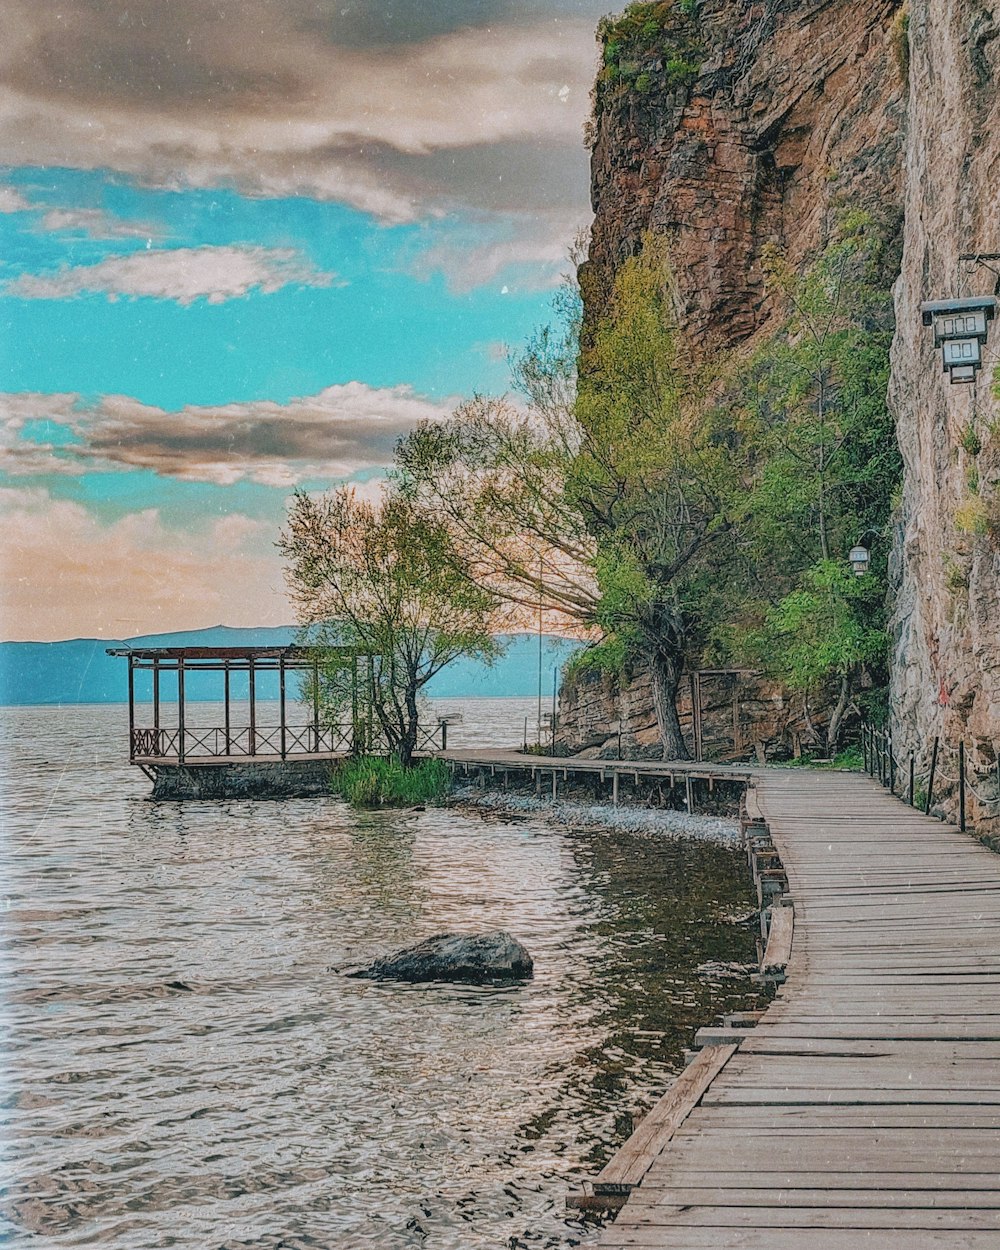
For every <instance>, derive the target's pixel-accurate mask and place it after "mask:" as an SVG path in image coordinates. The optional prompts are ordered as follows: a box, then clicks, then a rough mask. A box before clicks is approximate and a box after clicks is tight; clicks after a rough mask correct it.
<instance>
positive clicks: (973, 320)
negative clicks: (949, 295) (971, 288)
mask: <svg viewBox="0 0 1000 1250" xmlns="http://www.w3.org/2000/svg"><path fill="white" fill-rule="evenodd" d="M996 307H997V301H996V299H995V298H994V297H993V296H992V295H972V296H968V297H966V298H964V299H934V300H928V301H927V302H926V303H923V304H921V305H920V314H921V317H922V318H923V323H924V325H925V326H933V328H934V346H935V347H940V348H941V359H942V361H943V365H944V371H945V373H947V374H948V375H949V376H950V380H951V384H952V385H953V386H955V385H956V384H958V383H968V382H975V380H976V374H977V373H978V372H979V370H980V369H981V368H982V367H983V347H984V346H985V344H986V339H987V336H988V334H989V323H990V322H991V321H992V320H993V318H994V317H995V316H996Z"/></svg>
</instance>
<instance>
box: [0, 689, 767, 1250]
mask: <svg viewBox="0 0 1000 1250" xmlns="http://www.w3.org/2000/svg"><path fill="white" fill-rule="evenodd" d="M454 707H455V703H454V701H451V703H449V705H448V708H445V709H443V710H449V709H453V708H454ZM462 710H463V712H464V720H463V722H462V726H461V733H459V732H456V734H455V738H454V741H455V744H456V745H461V744H462V740H463V738H464V739H465V740H466V741H468V742H472V741H476V740H478V741H479V742H484V741H488V740H493V741H495V742H498V743H502V744H508V743H512V742H517V741H519V740H520V738H521V736H522V732H523V718H524V716H525V715H528V716H529V717H532V718H533V717H534V714H535V704H534V702H533V701H531V700H479V701H475V702H469V703H466V704H464V705H463V707H462ZM0 717H2V726H3V737H2V742H0V757H2V761H3V774H4V775H3V778H2V782H3V799H2V802H3V817H4V838H3V864H2V868H0V870H2V873H3V883H4V884H3V887H2V889H3V900H2V906H3V911H2V912H0V915H2V917H3V921H4V941H3V949H2V961H3V967H2V973H3V986H4V990H3V1006H2V1022H0V1023H2V1033H3V1038H2V1041H3V1049H4V1052H5V1054H6V1057H7V1058H6V1063H5V1064H4V1068H5V1072H4V1075H3V1077H2V1078H0V1079H2V1081H3V1083H4V1088H3V1099H2V1111H0V1125H2V1127H0V1137H2V1150H3V1173H4V1176H3V1189H4V1193H3V1198H2V1202H0V1240H2V1241H3V1243H4V1244H5V1245H9V1246H11V1247H15V1248H17V1250H22V1248H24V1250H26V1248H27V1247H32V1248H34V1247H36V1246H44V1247H63V1246H102V1247H113V1248H114V1250H159V1248H160V1247H185V1248H190V1250H237V1248H240V1250H244V1248H248V1247H253V1248H254V1250H279V1248H280V1250H305V1248H306V1247H310V1248H311V1247H322V1248H323V1250H352V1248H354V1247H377V1248H378V1250H395V1248H397V1247H398V1248H400V1250H402V1248H404V1247H405V1248H407V1250H411V1248H425V1250H479V1248H480V1247H482V1248H483V1250H485V1248H487V1247H489V1248H490V1250H494V1248H495V1247H510V1248H517V1247H543V1246H544V1247H560V1248H562V1247H569V1246H576V1245H580V1244H587V1243H590V1242H593V1241H594V1240H596V1237H597V1235H598V1227H597V1225H596V1224H595V1223H593V1222H590V1223H587V1222H584V1221H582V1220H581V1219H579V1218H577V1217H572V1216H568V1215H567V1212H566V1210H565V1205H564V1204H565V1196H566V1192H567V1189H568V1187H569V1185H570V1184H571V1183H573V1182H574V1181H575V1180H577V1179H579V1178H581V1177H584V1176H590V1175H593V1173H594V1172H595V1171H596V1170H597V1169H598V1168H599V1167H600V1165H601V1163H602V1162H603V1161H604V1160H605V1159H606V1158H608V1157H609V1156H610V1154H611V1153H613V1151H614V1149H615V1148H616V1147H617V1145H619V1144H620V1143H621V1141H622V1140H624V1138H625V1136H627V1134H628V1132H629V1129H630V1120H629V1112H630V1111H632V1110H637V1109H644V1108H646V1107H648V1106H649V1105H650V1103H651V1102H652V1101H653V1100H654V1098H655V1097H657V1096H658V1095H659V1094H660V1093H662V1091H663V1089H664V1088H665V1086H666V1085H667V1084H668V1083H669V1080H670V1077H671V1074H672V1073H674V1072H676V1071H678V1070H679V1069H680V1067H681V1066H682V1058H681V1052H682V1049H683V1047H684V1046H685V1045H686V1044H688V1043H689V1041H690V1039H691V1036H692V1034H693V1031H694V1029H695V1028H697V1027H698V1026H700V1025H702V1024H706V1023H710V1022H711V1021H712V1020H714V1019H715V1018H716V1016H717V1014H718V1012H720V1011H722V1010H732V1009H741V1008H746V1007H748V1006H751V1005H753V1003H754V1001H755V1000H754V999H753V997H752V996H751V995H750V993H749V991H748V990H747V989H746V988H745V987H744V986H743V985H742V984H737V986H736V988H735V989H734V988H733V987H732V985H731V984H730V985H729V986H726V985H718V984H712V983H707V982H705V981H702V980H699V979H698V977H697V976H696V975H695V968H696V966H697V965H698V964H699V963H701V962H702V961H704V960H707V959H719V960H734V959H735V960H746V959H751V958H752V957H753V941H752V937H751V935H750V933H749V930H748V929H747V928H746V927H740V926H738V925H734V924H732V923H730V922H727V920H726V915H727V914H729V913H733V912H738V911H740V910H741V909H743V910H745V909H746V908H747V907H748V906H749V905H750V898H749V886H748V882H747V879H746V875H745V867H744V861H743V859H742V856H741V855H740V854H739V853H738V852H737V851H736V850H734V849H731V848H727V847H722V846H718V845H715V844H710V843H705V842H696V841H691V840H684V841H682V840H674V839H671V838H666V837H664V836H663V835H662V834H655V835H654V834H625V833H615V834H614V835H611V834H608V833H603V832H600V831H595V830H592V829H591V830H576V831H574V830H572V829H567V828H565V827H556V826H554V825H550V824H548V823H547V822H546V821H545V820H544V819H542V818H536V817H532V818H527V819H520V820H513V819H506V818H497V817H490V818H486V817H483V816H481V815H479V814H477V813H475V812H470V811H464V810H459V809H454V808H452V809H429V810H427V811H423V812H403V813H398V812H386V813H372V814H362V815H358V814H356V813H353V812H351V811H350V810H348V809H347V808H346V807H345V806H344V805H343V804H341V803H340V802H339V801H336V800H334V799H311V800H296V801H284V802H279V803H265V802H257V803H254V802H216V803H188V804H181V803H163V804H153V803H150V802H149V801H148V800H147V798H146V795H147V792H148V789H149V785H148V782H147V781H146V779H145V778H144V777H143V776H142V774H141V773H139V772H138V770H136V769H130V768H129V767H128V765H127V764H126V763H124V762H123V760H124V756H125V748H126V737H127V715H126V710H125V709H124V708H122V707H118V706H102V707H70V708H66V709H54V708H6V709H2V711H0ZM473 734H475V735H476V737H475V738H473V736H472V735H473ZM490 928H506V929H508V930H510V931H511V932H512V933H514V934H515V935H516V936H517V937H519V938H520V939H521V940H522V941H524V942H525V944H526V945H527V946H528V948H529V949H530V950H531V951H532V953H533V955H534V957H535V969H536V975H535V978H534V980H533V981H531V982H530V983H528V984H526V985H524V986H520V987H515V988H504V989H498V988H489V987H485V988H478V987H471V988H470V987H457V986H444V985H426V986H409V985H397V984H390V983H374V982H368V981H359V980H352V979H349V978H346V977H344V976H343V975H342V974H341V973H340V972H339V971H338V969H341V968H343V967H345V966H348V965H353V964H359V963H362V962H364V961H366V960H368V959H369V958H371V957H372V956H374V955H376V954H379V953H382V952H384V951H386V950H390V949H392V948H394V947H396V946H400V945H404V944H408V943H410V942H412V941H416V940H418V939H420V938H422V937H426V936H428V935H429V934H432V933H434V932H439V931H442V930H450V929H459V930H473V929H490Z"/></svg>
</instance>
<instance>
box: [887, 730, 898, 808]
mask: <svg viewBox="0 0 1000 1250" xmlns="http://www.w3.org/2000/svg"><path fill="white" fill-rule="evenodd" d="M886 740H887V742H888V743H889V793H890V794H895V793H896V756H895V754H894V752H893V749H892V730H891V729H890V730H889V732H888V734H887V735H886Z"/></svg>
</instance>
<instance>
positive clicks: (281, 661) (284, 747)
mask: <svg viewBox="0 0 1000 1250" xmlns="http://www.w3.org/2000/svg"><path fill="white" fill-rule="evenodd" d="M278 716H279V719H280V722H281V758H282V759H285V758H286V757H287V755H288V739H287V729H286V727H285V657H284V655H283V654H282V655H279V656H278Z"/></svg>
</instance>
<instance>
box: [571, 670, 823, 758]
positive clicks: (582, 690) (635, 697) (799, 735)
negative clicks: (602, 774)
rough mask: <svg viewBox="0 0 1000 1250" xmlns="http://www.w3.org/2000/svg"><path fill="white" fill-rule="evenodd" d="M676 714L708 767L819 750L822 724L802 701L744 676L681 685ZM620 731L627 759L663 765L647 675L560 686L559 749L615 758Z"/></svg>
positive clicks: (581, 676)
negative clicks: (713, 762)
mask: <svg viewBox="0 0 1000 1250" xmlns="http://www.w3.org/2000/svg"><path fill="white" fill-rule="evenodd" d="M821 702H822V701H821ZM696 708H697V712H695V709H696ZM677 711H678V714H679V716H680V722H681V729H682V731H683V733H684V738H685V741H686V742H687V745H688V749H689V751H690V752H691V755H692V756H693V757H697V756H698V754H699V751H698V747H699V744H700V747H701V752H700V755H701V758H703V759H707V760H733V759H742V758H745V757H746V756H748V755H750V754H752V753H753V754H756V755H757V756H759V757H761V758H768V757H771V756H775V755H778V756H781V757H787V756H791V755H796V754H798V752H799V750H800V749H801V748H806V749H815V748H816V747H818V746H819V745H820V743H821V741H822V739H821V732H822V731H823V729H824V728H825V717H824V716H823V715H822V714H819V715H817V716H813V715H811V714H810V711H809V708H808V707H807V705H806V703H805V701H804V700H803V699H802V697H801V696H794V697H793V696H790V695H789V694H788V692H787V691H785V690H782V688H781V686H780V684H779V683H778V682H775V681H771V680H768V679H767V678H764V677H761V676H759V675H758V674H755V673H747V672H713V673H701V674H699V676H698V678H697V679H695V680H692V679H688V680H687V681H684V682H682V685H681V690H680V695H679V698H678V700H677ZM696 722H697V728H696ZM619 731H620V733H621V750H622V755H623V756H624V757H625V758H627V759H662V757H663V748H662V744H661V742H660V733H659V727H658V726H657V723H656V712H655V710H654V708H653V692H652V680H651V678H650V676H649V674H648V673H646V672H644V671H642V670H641V669H640V670H638V671H636V672H634V673H632V674H630V675H629V676H628V678H626V679H625V680H621V679H619V678H617V677H611V676H609V675H608V674H606V673H600V672H596V671H594V670H590V671H586V670H585V671H583V672H581V673H578V674H577V675H576V676H574V677H572V678H571V679H570V680H569V681H567V682H566V684H565V686H564V688H563V691H562V693H561V695H560V699H559V741H560V742H561V743H562V744H563V745H564V746H566V747H568V748H569V749H570V750H571V751H573V752H574V753H575V752H579V751H582V752H585V753H586V754H588V755H595V756H600V757H602V758H604V759H613V758H614V757H615V756H616V755H617V754H618V748H619Z"/></svg>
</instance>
